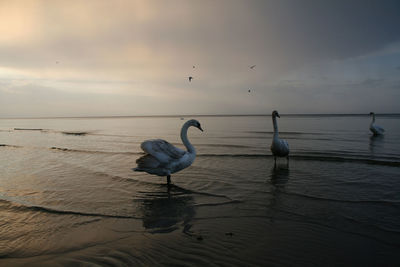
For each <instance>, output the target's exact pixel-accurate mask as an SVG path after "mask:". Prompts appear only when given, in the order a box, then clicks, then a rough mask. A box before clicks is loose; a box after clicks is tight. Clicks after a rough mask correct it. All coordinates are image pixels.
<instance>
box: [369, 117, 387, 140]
mask: <svg viewBox="0 0 400 267" xmlns="http://www.w3.org/2000/svg"><path fill="white" fill-rule="evenodd" d="M369 115H372V121H371V124H370V125H369V129H370V130H371V132H372V133H373V134H374V135H382V134H383V132H384V131H385V129H383V128H382V127H381V126H378V125H376V124H375V113H373V112H370V113H369Z"/></svg>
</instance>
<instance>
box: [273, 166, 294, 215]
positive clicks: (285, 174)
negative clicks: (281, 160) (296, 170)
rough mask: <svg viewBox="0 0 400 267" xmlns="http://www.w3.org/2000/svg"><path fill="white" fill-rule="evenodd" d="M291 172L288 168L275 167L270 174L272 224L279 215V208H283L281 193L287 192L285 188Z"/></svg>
mask: <svg viewBox="0 0 400 267" xmlns="http://www.w3.org/2000/svg"><path fill="white" fill-rule="evenodd" d="M289 175H290V171H289V169H288V168H279V167H278V168H277V167H275V166H274V167H273V168H272V169H271V174H270V182H271V185H272V186H271V196H272V197H271V198H270V199H269V205H268V213H269V215H270V216H271V218H270V220H271V222H274V219H275V217H276V216H277V215H278V214H279V210H280V208H279V206H281V202H282V201H281V198H284V196H282V195H281V192H283V191H284V190H285V186H286V184H287V182H288V181H289V177H290V176H289Z"/></svg>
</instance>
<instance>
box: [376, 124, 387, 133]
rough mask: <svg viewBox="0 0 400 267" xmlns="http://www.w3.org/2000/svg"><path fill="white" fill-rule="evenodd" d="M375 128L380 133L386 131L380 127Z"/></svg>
mask: <svg viewBox="0 0 400 267" xmlns="http://www.w3.org/2000/svg"><path fill="white" fill-rule="evenodd" d="M375 128H376V129H377V130H378V131H380V132H384V131H385V129H383V128H382V127H381V126H379V125H375Z"/></svg>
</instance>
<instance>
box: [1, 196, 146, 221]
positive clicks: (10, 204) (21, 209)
mask: <svg viewBox="0 0 400 267" xmlns="http://www.w3.org/2000/svg"><path fill="white" fill-rule="evenodd" d="M0 204H3V205H6V206H7V209H8V210H14V211H17V212H26V211H34V212H43V213H51V214H59V215H78V216H90V217H108V218H118V219H138V220H139V219H142V218H140V217H135V216H127V215H117V214H104V213H91V212H82V211H72V210H60V209H54V208H49V207H42V206H34V205H32V206H29V205H24V204H20V203H15V202H12V201H10V200H6V199H0Z"/></svg>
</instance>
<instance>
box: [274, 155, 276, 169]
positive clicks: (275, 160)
mask: <svg viewBox="0 0 400 267" xmlns="http://www.w3.org/2000/svg"><path fill="white" fill-rule="evenodd" d="M274 162H275V163H274V169H276V156H274Z"/></svg>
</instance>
